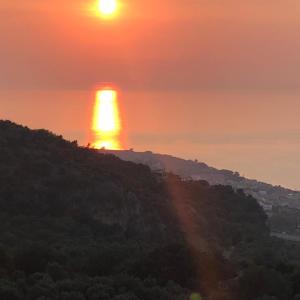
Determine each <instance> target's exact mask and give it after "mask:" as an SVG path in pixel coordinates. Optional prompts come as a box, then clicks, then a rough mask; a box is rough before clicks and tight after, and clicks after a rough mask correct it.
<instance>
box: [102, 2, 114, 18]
mask: <svg viewBox="0 0 300 300" xmlns="http://www.w3.org/2000/svg"><path fill="white" fill-rule="evenodd" d="M117 8H118V5H117V0H99V3H98V10H99V12H100V14H101V15H102V16H105V17H109V16H112V15H114V14H115V13H116V11H117Z"/></svg>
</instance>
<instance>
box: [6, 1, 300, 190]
mask: <svg viewBox="0 0 300 300" xmlns="http://www.w3.org/2000/svg"><path fill="white" fill-rule="evenodd" d="M92 2H93V1H91V2H89V1H81V0H74V1H71V0H65V1H63V0H60V1H58V0H52V1H50V0H49V1H48V0H44V1H38V0H27V1H22V2H21V3H20V1H17V0H2V1H1V3H0V15H1V18H0V43H1V47H0V66H1V72H0V118H5V119H7V118H9V119H12V120H15V121H17V122H21V123H24V124H27V125H29V126H32V127H34V128H38V127H47V128H49V129H51V130H53V131H56V132H58V133H62V134H64V135H65V136H66V137H67V138H70V139H78V140H79V141H80V142H81V143H87V142H88V129H89V125H90V120H91V117H92V112H91V108H92V105H93V100H94V92H95V88H96V87H97V86H98V85H99V84H103V83H107V82H108V83H113V85H114V86H117V87H119V90H120V103H121V106H122V115H123V119H124V123H125V127H126V134H127V136H128V146H130V147H133V148H135V149H137V150H149V149H150V150H154V151H157V152H164V153H172V154H174V155H179V156H182V157H187V158H199V160H202V161H205V162H207V163H209V164H212V165H214V166H216V167H220V168H228V169H234V170H238V171H240V172H241V173H242V174H244V175H247V176H249V177H253V178H258V179H262V180H266V181H269V182H272V183H276V184H283V185H286V186H291V187H294V188H297V189H300V158H299V155H298V153H299V150H300V139H299V138H300V133H299V132H300V131H299V130H300V124H299V123H300V122H299V121H298V112H299V109H300V100H299V96H300V93H299V86H300V40H299V30H300V19H299V13H300V3H299V1H296V0H294V1H292V0H276V1H259V0H253V1H247V3H245V2H246V1H240V0H227V1H221V0H197V1H195V0H185V1H182V0H172V1H171V0H165V1H158V0H154V1H148V0H147V1H146V0H131V1H129V0H128V1H126V0H122V10H121V11H120V14H119V17H118V18H116V19H115V20H110V21H105V20H101V19H100V18H98V17H95V16H93V15H91V14H90V12H89V11H88V9H87V8H88V6H89V4H92Z"/></svg>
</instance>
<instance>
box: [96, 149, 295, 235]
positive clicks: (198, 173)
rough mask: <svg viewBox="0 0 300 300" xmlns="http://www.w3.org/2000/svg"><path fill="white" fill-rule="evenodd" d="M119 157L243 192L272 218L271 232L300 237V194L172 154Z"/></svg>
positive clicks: (123, 154)
mask: <svg viewBox="0 0 300 300" xmlns="http://www.w3.org/2000/svg"><path fill="white" fill-rule="evenodd" d="M101 152H103V153H105V152H106V153H107V152H108V153H111V154H114V155H116V156H118V157H119V158H121V159H123V160H126V161H132V162H136V163H142V164H145V165H148V166H149V167H150V168H151V169H152V170H153V171H158V172H172V173H174V174H177V175H179V176H180V177H181V178H183V179H185V180H190V179H192V180H205V181H207V182H209V183H210V184H211V185H218V184H221V185H230V186H232V187H233V188H234V189H235V190H238V189H243V190H244V192H245V193H246V194H247V195H251V196H253V197H254V198H255V199H257V200H258V202H259V204H260V205H261V206H262V207H263V209H264V210H265V212H266V213H267V215H268V216H269V220H270V224H271V229H272V231H273V232H274V233H280V234H281V237H285V235H286V237H287V238H288V236H289V235H288V234H290V235H292V237H293V236H299V237H300V192H299V191H293V190H290V189H286V188H284V187H281V186H273V185H271V184H267V183H264V182H259V181H257V180H253V179H248V178H245V177H242V176H240V174H239V173H238V172H232V171H229V170H218V169H216V168H212V167H210V166H208V165H206V164H205V163H202V162H199V161H197V160H196V161H193V160H184V159H181V158H177V157H173V156H171V155H163V154H156V153H152V152H150V151H147V152H134V151H111V150H104V151H103V150H101Z"/></svg>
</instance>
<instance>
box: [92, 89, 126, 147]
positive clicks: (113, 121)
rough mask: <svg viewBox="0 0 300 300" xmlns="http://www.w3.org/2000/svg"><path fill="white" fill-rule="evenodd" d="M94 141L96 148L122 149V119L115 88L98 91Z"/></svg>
mask: <svg viewBox="0 0 300 300" xmlns="http://www.w3.org/2000/svg"><path fill="white" fill-rule="evenodd" d="M92 133H93V142H92V144H91V146H92V147H93V148H96V149H102V148H105V149H112V150H120V149H121V148H122V147H121V142H120V134H121V119H120V112H119V106H118V94H117V91H115V90H113V89H102V90H99V91H97V92H96V99H95V104H94V112H93V122H92Z"/></svg>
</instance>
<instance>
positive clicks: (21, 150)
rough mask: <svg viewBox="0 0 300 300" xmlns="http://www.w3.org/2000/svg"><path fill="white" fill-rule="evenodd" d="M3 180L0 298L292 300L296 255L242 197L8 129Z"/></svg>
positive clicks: (296, 294)
mask: <svg viewBox="0 0 300 300" xmlns="http://www.w3.org/2000/svg"><path fill="white" fill-rule="evenodd" d="M0 170H1V172H0V222H1V227H0V299H4V300H21V299H25V300H111V299H113V300H174V299H178V300H189V299H192V300H194V299H197V300H199V299H201V298H202V299H208V300H227V299H231V300H234V299H237V300H255V299H257V300H276V299H278V300H285V299H286V300H288V299H292V300H297V299H298V300H299V299H300V267H299V262H300V258H299V257H298V255H299V253H300V252H299V250H300V249H299V246H298V245H297V244H292V243H284V242H281V241H280V240H277V239H272V238H270V236H269V229H268V226H267V222H266V221H267V218H266V215H265V213H264V212H263V210H262V208H261V207H260V206H259V205H258V203H257V201H256V200H255V199H254V198H252V197H251V196H246V195H245V194H244V192H243V191H242V190H239V191H238V192H234V190H233V189H232V188H231V187H229V186H210V185H209V184H208V183H207V182H204V181H182V180H181V179H180V178H179V177H177V176H175V175H173V174H166V175H164V176H162V175H158V174H154V173H152V172H151V171H150V169H149V167H147V166H144V165H141V164H134V163H131V162H125V161H122V160H120V159H118V158H116V157H114V156H113V155H104V154H99V153H98V152H97V151H96V150H92V149H87V148H80V147H78V146H77V143H76V142H68V141H65V140H63V138H62V137H60V136H55V135H53V134H52V133H50V132H48V131H46V130H35V131H32V130H30V129H28V128H26V127H21V126H18V125H16V124H14V123H11V122H9V121H2V122H0ZM200 295H201V296H200Z"/></svg>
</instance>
